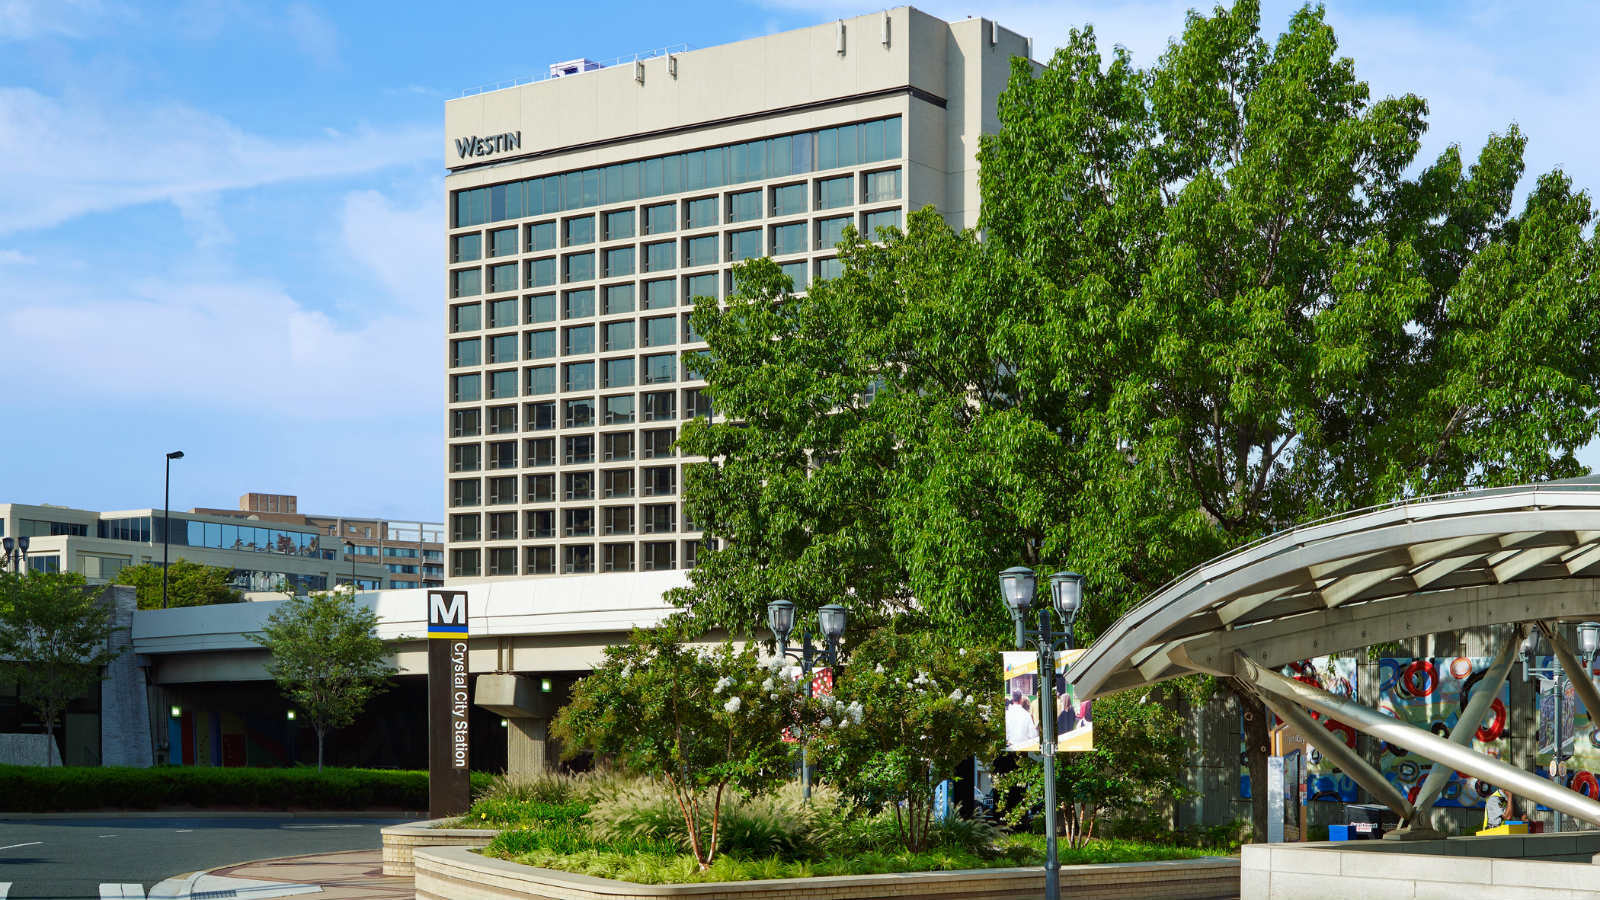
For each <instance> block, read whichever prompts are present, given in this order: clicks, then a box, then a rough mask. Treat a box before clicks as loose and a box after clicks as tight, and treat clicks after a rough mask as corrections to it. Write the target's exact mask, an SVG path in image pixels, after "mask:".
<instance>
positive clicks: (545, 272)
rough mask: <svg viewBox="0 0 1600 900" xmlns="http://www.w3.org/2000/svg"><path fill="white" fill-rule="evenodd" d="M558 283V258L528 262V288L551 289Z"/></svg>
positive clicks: (548, 257) (549, 257) (551, 257)
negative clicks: (551, 286) (550, 287)
mask: <svg viewBox="0 0 1600 900" xmlns="http://www.w3.org/2000/svg"><path fill="white" fill-rule="evenodd" d="M555 283H556V258H555V257H554V256H547V257H545V258H544V259H530V260H528V287H534V288H536V287H549V286H550V285H552V284H555Z"/></svg>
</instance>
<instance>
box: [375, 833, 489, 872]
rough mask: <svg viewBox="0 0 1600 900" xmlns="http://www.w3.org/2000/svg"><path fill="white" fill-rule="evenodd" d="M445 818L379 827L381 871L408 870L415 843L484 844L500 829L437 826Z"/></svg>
mask: <svg viewBox="0 0 1600 900" xmlns="http://www.w3.org/2000/svg"><path fill="white" fill-rule="evenodd" d="M448 821H450V820H449V819H429V820H427V821H425V822H411V823H409V824H406V825H391V826H389V827H388V828H385V829H383V831H382V834H383V874H385V875H410V874H412V873H413V872H414V871H415V869H414V868H413V863H412V858H411V857H412V852H413V851H415V850H416V848H418V847H487V846H489V842H490V841H492V840H494V836H495V835H497V834H499V833H500V832H499V831H496V830H493V829H488V828H440V827H438V826H439V825H440V824H441V823H444V822H448Z"/></svg>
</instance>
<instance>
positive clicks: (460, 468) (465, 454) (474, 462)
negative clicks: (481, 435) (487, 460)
mask: <svg viewBox="0 0 1600 900" xmlns="http://www.w3.org/2000/svg"><path fill="white" fill-rule="evenodd" d="M482 455H483V454H482V452H481V448H480V447H479V446H478V445H477V444H451V445H450V471H452V472H476V471H478V468H479V460H480V458H481V457H482Z"/></svg>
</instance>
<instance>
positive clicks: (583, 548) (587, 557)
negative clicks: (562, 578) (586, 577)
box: [561, 544, 594, 575]
mask: <svg viewBox="0 0 1600 900" xmlns="http://www.w3.org/2000/svg"><path fill="white" fill-rule="evenodd" d="M561 571H562V572H563V573H565V574H568V575H581V574H583V573H585V572H593V571H594V547H593V546H592V545H590V544H566V545H563V546H562V548H561Z"/></svg>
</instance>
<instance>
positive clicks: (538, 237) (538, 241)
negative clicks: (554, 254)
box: [528, 222, 556, 253]
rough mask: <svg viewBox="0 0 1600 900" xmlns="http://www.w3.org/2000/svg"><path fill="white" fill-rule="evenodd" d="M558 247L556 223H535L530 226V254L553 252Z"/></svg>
mask: <svg viewBox="0 0 1600 900" xmlns="http://www.w3.org/2000/svg"><path fill="white" fill-rule="evenodd" d="M555 246H556V223H554V222H535V223H533V224H532V225H529V226H528V252H529V253H538V252H539V251H540V250H553V249H555Z"/></svg>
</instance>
